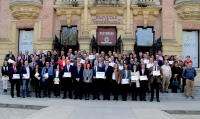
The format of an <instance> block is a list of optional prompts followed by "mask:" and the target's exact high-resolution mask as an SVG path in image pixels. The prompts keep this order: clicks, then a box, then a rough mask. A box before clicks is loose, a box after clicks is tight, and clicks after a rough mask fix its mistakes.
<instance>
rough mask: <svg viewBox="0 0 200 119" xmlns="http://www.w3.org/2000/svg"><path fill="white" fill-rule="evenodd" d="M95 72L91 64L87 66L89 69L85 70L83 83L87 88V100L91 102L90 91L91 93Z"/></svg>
mask: <svg viewBox="0 0 200 119" xmlns="http://www.w3.org/2000/svg"><path fill="white" fill-rule="evenodd" d="M92 76H93V70H92V68H91V64H90V63H88V64H87V68H85V69H84V70H83V82H84V83H85V84H84V87H85V100H89V97H90V91H91V83H92Z"/></svg>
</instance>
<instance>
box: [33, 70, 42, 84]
mask: <svg viewBox="0 0 200 119" xmlns="http://www.w3.org/2000/svg"><path fill="white" fill-rule="evenodd" d="M41 73H42V70H41V69H40V68H39V69H38V74H39V76H38V77H40V81H42V75H41ZM35 74H36V69H35V68H34V69H33V73H31V78H32V79H33V82H34V83H36V81H37V80H38V79H36V78H35Z"/></svg>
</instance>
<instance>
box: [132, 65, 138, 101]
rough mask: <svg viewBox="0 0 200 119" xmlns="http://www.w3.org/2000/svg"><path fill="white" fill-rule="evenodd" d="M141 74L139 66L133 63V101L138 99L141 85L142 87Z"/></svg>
mask: <svg viewBox="0 0 200 119" xmlns="http://www.w3.org/2000/svg"><path fill="white" fill-rule="evenodd" d="M139 76H140V73H139V71H138V70H137V66H136V65H133V70H132V73H131V91H132V101H137V95H138V93H139V87H140V82H139Z"/></svg>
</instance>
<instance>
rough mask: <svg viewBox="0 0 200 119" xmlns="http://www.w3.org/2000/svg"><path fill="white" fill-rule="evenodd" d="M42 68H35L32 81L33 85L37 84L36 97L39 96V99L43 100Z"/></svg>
mask: <svg viewBox="0 0 200 119" xmlns="http://www.w3.org/2000/svg"><path fill="white" fill-rule="evenodd" d="M41 71H42V70H41V68H39V64H36V65H35V68H34V69H33V73H32V75H33V76H32V79H33V83H34V84H35V97H36V98H37V97H38V96H39V98H41V84H42V81H41Z"/></svg>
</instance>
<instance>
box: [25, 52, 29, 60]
mask: <svg viewBox="0 0 200 119" xmlns="http://www.w3.org/2000/svg"><path fill="white" fill-rule="evenodd" d="M28 53H29V52H28V50H26V51H25V61H29V59H30V56H29V55H28Z"/></svg>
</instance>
